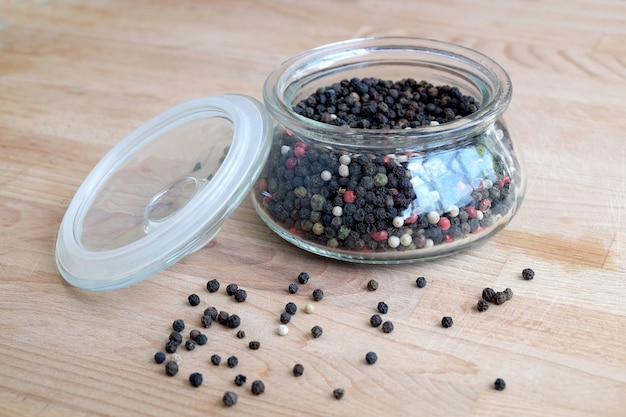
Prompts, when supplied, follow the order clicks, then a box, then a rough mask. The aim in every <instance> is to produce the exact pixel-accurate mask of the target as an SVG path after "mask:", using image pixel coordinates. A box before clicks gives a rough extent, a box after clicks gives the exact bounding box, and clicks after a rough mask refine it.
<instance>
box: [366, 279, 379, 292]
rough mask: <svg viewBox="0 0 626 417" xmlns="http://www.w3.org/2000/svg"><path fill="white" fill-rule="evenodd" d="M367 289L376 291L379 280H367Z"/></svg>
mask: <svg viewBox="0 0 626 417" xmlns="http://www.w3.org/2000/svg"><path fill="white" fill-rule="evenodd" d="M367 289H368V290H369V291H376V290H377V289H378V281H376V280H375V279H370V280H369V281H368V282H367Z"/></svg>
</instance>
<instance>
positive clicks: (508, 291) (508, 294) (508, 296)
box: [503, 288, 513, 301]
mask: <svg viewBox="0 0 626 417" xmlns="http://www.w3.org/2000/svg"><path fill="white" fill-rule="evenodd" d="M503 292H504V295H506V300H507V301H509V300H510V299H511V298H513V290H512V289H510V288H507V289H505V290H504V291H503Z"/></svg>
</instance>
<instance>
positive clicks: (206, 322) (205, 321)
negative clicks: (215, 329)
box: [200, 316, 213, 329]
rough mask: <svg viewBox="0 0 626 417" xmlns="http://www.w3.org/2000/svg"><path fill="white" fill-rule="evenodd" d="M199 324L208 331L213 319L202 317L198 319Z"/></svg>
mask: <svg viewBox="0 0 626 417" xmlns="http://www.w3.org/2000/svg"><path fill="white" fill-rule="evenodd" d="M200 323H201V324H202V327H204V328H207V329H208V328H209V327H211V325H212V324H213V319H212V318H211V316H202V318H201V319H200Z"/></svg>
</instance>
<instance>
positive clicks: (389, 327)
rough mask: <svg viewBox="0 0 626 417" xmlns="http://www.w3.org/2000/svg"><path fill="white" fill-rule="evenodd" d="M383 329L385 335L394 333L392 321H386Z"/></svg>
mask: <svg viewBox="0 0 626 417" xmlns="http://www.w3.org/2000/svg"><path fill="white" fill-rule="evenodd" d="M381 329H382V331H383V333H391V332H393V323H392V322H390V321H386V322H384V323H383V325H382V327H381Z"/></svg>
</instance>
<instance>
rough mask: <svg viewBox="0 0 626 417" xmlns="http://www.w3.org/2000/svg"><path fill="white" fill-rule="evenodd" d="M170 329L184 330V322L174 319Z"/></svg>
mask: <svg viewBox="0 0 626 417" xmlns="http://www.w3.org/2000/svg"><path fill="white" fill-rule="evenodd" d="M172 329H174V331H175V332H182V331H183V330H185V322H184V321H182V320H174V322H173V323H172Z"/></svg>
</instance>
